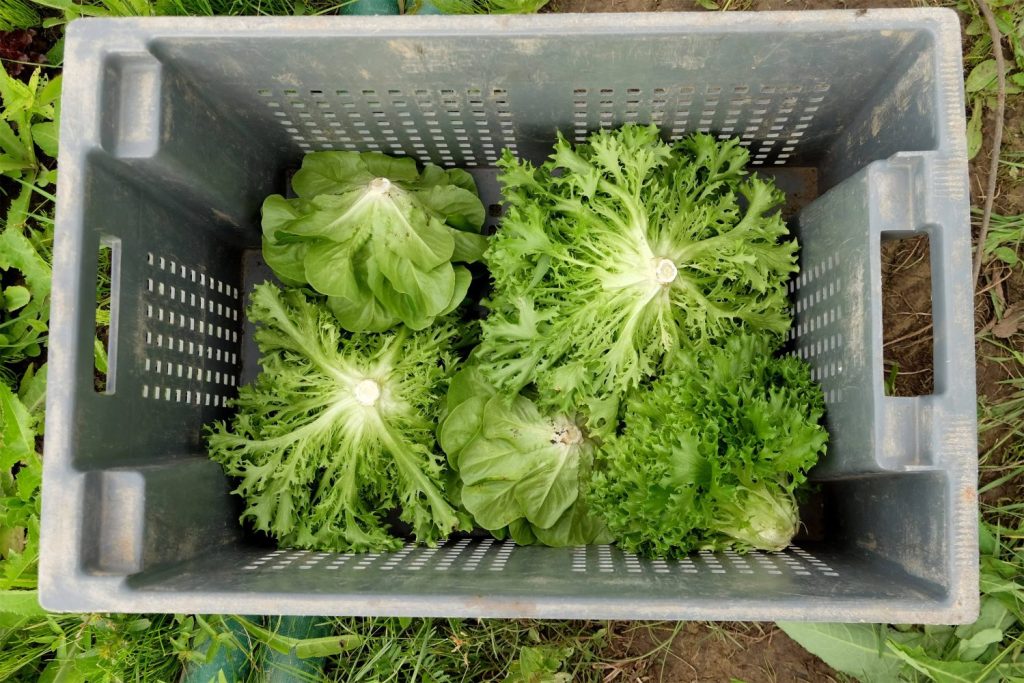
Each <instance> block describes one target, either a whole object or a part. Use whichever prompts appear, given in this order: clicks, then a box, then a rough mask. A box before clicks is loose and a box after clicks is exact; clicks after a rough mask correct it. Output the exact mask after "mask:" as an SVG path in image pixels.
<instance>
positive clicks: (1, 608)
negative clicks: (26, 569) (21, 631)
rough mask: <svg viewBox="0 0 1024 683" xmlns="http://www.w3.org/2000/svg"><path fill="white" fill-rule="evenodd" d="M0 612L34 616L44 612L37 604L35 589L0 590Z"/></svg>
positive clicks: (37, 596)
mask: <svg viewBox="0 0 1024 683" xmlns="http://www.w3.org/2000/svg"><path fill="white" fill-rule="evenodd" d="M0 612H3V613H6V614H14V615H17V616H21V617H36V616H40V615H42V614H46V610H44V609H43V608H42V607H40V606H39V594H38V593H37V592H36V591H18V590H0Z"/></svg>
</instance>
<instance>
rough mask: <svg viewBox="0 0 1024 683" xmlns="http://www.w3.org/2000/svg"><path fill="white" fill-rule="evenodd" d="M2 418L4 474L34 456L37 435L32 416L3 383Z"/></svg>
mask: <svg viewBox="0 0 1024 683" xmlns="http://www.w3.org/2000/svg"><path fill="white" fill-rule="evenodd" d="M0 418H2V419H3V431H2V432H0V472H2V471H3V470H7V469H10V468H11V467H12V466H13V465H14V463H16V462H18V461H20V460H24V459H25V458H27V457H28V456H29V455H32V454H33V453H34V452H35V445H36V435H35V431H34V430H33V429H32V423H33V420H32V416H31V415H30V414H29V412H28V410H27V409H26V408H25V406H24V405H23V404H22V403H21V401H20V400H19V399H18V396H17V395H16V394H15V393H14V392H13V391H11V388H10V387H9V386H7V384H5V383H3V382H0Z"/></svg>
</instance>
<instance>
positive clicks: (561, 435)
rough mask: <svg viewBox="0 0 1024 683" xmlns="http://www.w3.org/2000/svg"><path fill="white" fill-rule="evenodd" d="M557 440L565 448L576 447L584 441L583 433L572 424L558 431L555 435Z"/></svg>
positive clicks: (563, 426) (561, 427)
mask: <svg viewBox="0 0 1024 683" xmlns="http://www.w3.org/2000/svg"><path fill="white" fill-rule="evenodd" d="M555 438H556V439H557V440H558V443H560V444H563V445H565V446H575V445H576V444H578V443H580V442H581V441H583V432H582V431H581V430H580V428H579V427H577V426H576V425H574V424H572V423H571V422H570V423H568V424H565V425H562V426H560V427H559V428H558V431H557V432H556V433H555Z"/></svg>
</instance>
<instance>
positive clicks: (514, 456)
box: [438, 364, 611, 546]
mask: <svg viewBox="0 0 1024 683" xmlns="http://www.w3.org/2000/svg"><path fill="white" fill-rule="evenodd" d="M447 408H448V415H447V417H446V418H445V419H444V421H443V422H442V423H441V428H440V430H439V432H438V439H439V441H440V442H441V446H442V447H443V448H444V450H445V452H446V453H447V454H448V462H449V463H450V464H451V466H452V467H453V468H454V469H455V470H457V471H458V473H459V486H460V487H461V489H460V494H459V496H460V498H461V501H462V504H463V505H464V506H465V508H466V510H467V511H469V512H470V513H471V514H472V515H473V519H474V521H475V522H476V523H477V525H479V526H480V527H482V528H484V529H487V530H488V531H491V532H494V533H498V534H504V533H505V532H506V527H507V533H508V534H509V535H511V537H512V538H513V539H514V540H515V541H516V543H519V544H520V545H526V544H530V543H542V544H544V545H551V546H574V545H586V544H589V543H606V542H608V541H609V540H611V536H610V535H609V534H608V531H607V529H605V526H604V524H603V523H602V522H601V520H600V519H598V518H597V517H595V516H593V515H591V514H590V513H589V511H588V510H587V503H586V490H587V485H588V482H589V481H590V472H591V469H592V467H593V462H594V452H595V450H596V449H597V448H598V447H599V443H598V442H597V441H595V440H594V439H592V438H591V437H590V436H589V435H588V434H587V433H586V428H585V427H584V426H583V425H582V424H581V423H582V422H583V421H584V420H582V419H581V416H579V415H576V414H566V413H560V414H544V413H542V412H541V411H539V410H538V409H537V406H536V405H535V404H534V402H533V401H531V400H530V399H528V398H526V397H525V396H520V395H515V394H513V395H509V394H502V393H500V392H497V391H495V389H494V388H493V387H492V386H490V384H488V382H487V380H486V379H485V378H484V377H483V375H482V374H481V373H480V370H479V368H478V367H476V366H475V365H473V364H469V365H467V366H464V368H463V369H462V370H461V371H460V372H459V373H458V374H457V375H456V376H455V377H454V378H453V379H452V382H451V386H450V388H449V389H448V405H447Z"/></svg>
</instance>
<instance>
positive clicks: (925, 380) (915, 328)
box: [881, 232, 935, 396]
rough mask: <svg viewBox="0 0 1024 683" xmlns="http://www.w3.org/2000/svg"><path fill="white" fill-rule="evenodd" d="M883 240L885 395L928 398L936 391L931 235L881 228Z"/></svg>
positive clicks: (883, 361) (883, 363)
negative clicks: (890, 230) (884, 230)
mask: <svg viewBox="0 0 1024 683" xmlns="http://www.w3.org/2000/svg"><path fill="white" fill-rule="evenodd" d="M881 238H882V239H881V264H882V269H881V274H882V350H883V353H882V359H883V360H882V367H883V373H884V376H883V378H882V379H883V385H884V387H885V395H886V396H928V395H930V394H934V393H935V349H934V335H933V331H932V269H931V250H930V244H929V239H928V235H927V234H925V233H905V232H882V235H881Z"/></svg>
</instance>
